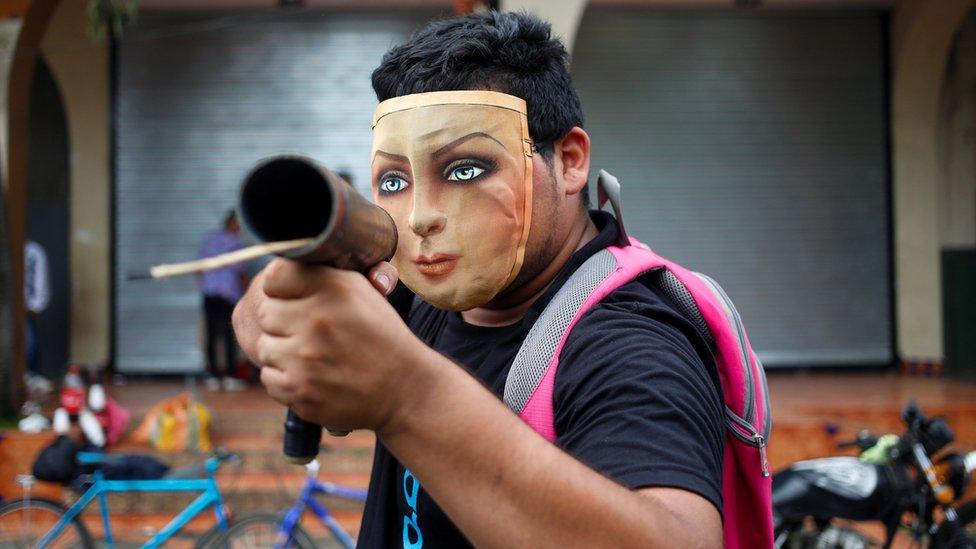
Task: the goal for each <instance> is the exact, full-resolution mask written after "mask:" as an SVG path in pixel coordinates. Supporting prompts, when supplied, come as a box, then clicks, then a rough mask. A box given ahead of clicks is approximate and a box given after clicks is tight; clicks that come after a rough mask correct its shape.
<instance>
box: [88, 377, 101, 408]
mask: <svg viewBox="0 0 976 549" xmlns="http://www.w3.org/2000/svg"><path fill="white" fill-rule="evenodd" d="M88 407H89V408H91V410H92V411H93V412H101V411H102V410H104V409H105V388H104V387H102V385H101V384H100V383H96V384H94V385H92V386H91V387H89V388H88Z"/></svg>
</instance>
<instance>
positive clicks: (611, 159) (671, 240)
mask: <svg viewBox="0 0 976 549" xmlns="http://www.w3.org/2000/svg"><path fill="white" fill-rule="evenodd" d="M884 24H885V23H884V20H883V19H882V17H880V16H878V15H875V14H862V13H843V14H837V13H834V14H807V15H803V16H801V15H798V14H787V13H783V14H774V15H771V16H758V15H757V14H748V15H738V14H720V13H714V14H705V15H703V14H701V13H698V14H691V13H687V14H686V13H675V12H670V13H668V12H664V13H662V12H657V13H652V12H647V11H643V12H642V11H610V10H604V11H599V10H590V11H588V12H587V13H586V15H585V16H584V18H583V22H582V25H581V27H580V30H579V34H578V38H577V42H576V46H575V48H574V59H573V74H574V78H575V80H576V82H577V85H578V86H579V88H580V91H581V94H582V97H583V106H584V109H585V111H586V115H587V126H586V128H587V130H588V131H589V133H590V135H591V137H592V138H593V168H594V171H595V170H597V169H600V168H603V169H606V170H608V171H610V172H611V173H613V174H615V175H616V176H618V177H619V178H620V181H621V184H622V185H623V201H624V212H625V217H626V218H627V227H628V229H629V230H630V231H631V232H632V233H633V234H634V235H635V236H637V237H639V238H641V239H642V240H644V241H645V242H648V243H649V244H650V245H651V246H652V247H654V248H655V249H656V250H657V251H658V252H659V253H662V254H663V255H665V256H667V257H670V258H672V259H674V260H676V261H678V262H680V263H683V264H685V265H686V266H688V267H691V268H694V269H696V270H700V271H702V272H705V273H708V274H710V275H712V276H713V277H714V278H716V279H717V280H718V281H719V282H720V283H721V284H722V285H723V286H724V287H725V289H726V290H727V291H728V293H729V294H730V296H731V297H732V299H733V300H734V301H735V303H736V305H737V307H738V309H739V311H740V312H741V314H742V316H743V319H744V320H745V323H746V326H747V328H748V329H749V336H750V339H751V340H752V343H753V345H754V346H755V348H756V349H757V351H758V352H759V354H760V356H761V358H763V359H764V361H765V362H766V364H768V365H798V364H802V365H817V364H851V365H853V364H864V363H875V362H883V361H888V360H890V358H891V352H892V342H891V335H890V334H891V322H892V313H891V310H890V305H889V296H890V291H891V289H890V284H891V282H890V281H891V277H890V273H889V266H888V259H889V253H890V252H889V235H888V220H887V219H888V213H887V212H888V206H887V201H888V190H887V177H888V175H887V167H886V139H885V109H886V104H885V96H884V85H885V84H884V56H885V55H886V52H885V47H884V42H883V27H884Z"/></svg>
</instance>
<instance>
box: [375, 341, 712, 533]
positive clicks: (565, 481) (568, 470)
mask: <svg viewBox="0 0 976 549" xmlns="http://www.w3.org/2000/svg"><path fill="white" fill-rule="evenodd" d="M427 361H428V363H427V364H422V365H411V366H416V367H417V368H419V369H425V370H426V371H427V373H426V374H425V375H418V376H414V377H413V379H414V380H425V381H424V382H423V383H422V385H421V386H418V387H413V388H410V390H411V392H412V394H413V395H414V396H415V398H416V400H415V401H414V404H413V405H412V407H411V411H410V413H409V415H407V416H400V417H397V418H395V420H394V421H393V422H392V423H391V424H390V425H389V426H388V428H387V429H384V430H381V432H380V433H379V436H380V439H381V441H382V442H383V444H384V445H385V446H386V447H387V448H388V449H389V450H390V451H391V452H392V453H393V454H394V455H395V456H396V457H397V459H399V461H400V462H401V463H402V464H403V465H404V466H405V467H407V468H408V469H410V471H411V472H412V473H413V474H414V476H416V478H417V479H418V480H419V481H420V483H421V485H422V486H423V488H424V489H425V490H426V491H427V493H429V494H430V495H431V496H432V497H433V498H434V500H436V501H437V503H438V504H439V505H440V506H441V508H442V509H443V510H444V512H445V513H447V515H448V516H449V517H450V518H451V520H452V521H453V522H454V523H455V524H456V525H457V526H458V527H459V528H460V529H461V531H462V532H464V534H465V535H466V536H467V537H468V538H469V539H470V540H471V541H472V542H473V543H474V544H475V545H477V546H498V547H513V546H518V547H521V546H528V547H541V546H613V547H622V546H640V547H651V546H669V547H674V546H681V545H684V546H699V545H701V544H702V542H703V540H705V541H707V540H710V539H714V538H710V537H708V536H704V537H703V536H702V535H701V531H700V529H696V528H695V527H694V525H692V526H691V527H689V525H687V524H683V523H682V521H681V520H675V518H676V517H675V516H674V514H673V513H670V512H669V510H668V509H664V508H660V507H659V506H660V504H661V502H660V501H655V500H654V499H653V498H645V497H641V496H640V495H638V494H637V493H635V492H632V491H630V490H628V489H626V488H624V487H623V486H620V485H619V484H616V483H615V482H613V481H611V480H609V479H607V478H605V477H603V476H602V475H600V474H598V473H596V472H594V471H593V470H591V469H589V468H588V467H586V466H585V465H583V464H582V463H580V462H578V461H577V460H575V459H574V458H572V457H571V456H569V455H568V454H566V453H564V452H563V451H561V450H559V449H558V448H557V447H556V446H554V445H552V444H550V443H548V442H547V441H545V440H544V439H543V438H541V437H540V436H538V435H537V434H535V433H534V432H533V431H532V430H531V429H530V428H529V427H528V426H527V425H526V424H525V423H523V422H522V421H521V420H520V419H519V418H518V417H516V416H515V415H514V414H512V413H511V412H510V411H509V410H508V409H507V408H506V407H505V405H504V404H503V403H502V402H500V401H499V400H498V399H497V398H495V397H494V395H492V394H491V393H490V392H488V390H486V389H485V388H484V387H482V386H481V385H480V384H479V383H478V382H477V381H476V380H475V379H474V378H472V377H471V376H470V375H468V374H467V373H466V372H464V371H462V369H461V368H460V367H458V366H456V365H454V364H453V363H451V362H450V361H449V360H448V359H447V358H445V357H443V356H441V355H438V354H437V353H435V352H433V351H429V353H427ZM420 528H421V530H423V524H421V525H420Z"/></svg>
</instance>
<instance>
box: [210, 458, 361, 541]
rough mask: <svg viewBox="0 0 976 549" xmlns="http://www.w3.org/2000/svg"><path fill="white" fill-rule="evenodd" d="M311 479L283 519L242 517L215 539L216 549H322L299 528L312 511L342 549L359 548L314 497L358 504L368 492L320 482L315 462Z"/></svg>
mask: <svg viewBox="0 0 976 549" xmlns="http://www.w3.org/2000/svg"><path fill="white" fill-rule="evenodd" d="M305 469H306V470H307V472H308V477H307V479H306V480H305V485H304V486H303V487H302V492H301V494H300V495H299V496H298V499H297V500H296V501H295V504H294V505H293V506H292V507H291V508H290V509H288V511H287V512H286V513H285V515H284V518H281V517H280V516H278V515H273V514H260V515H250V516H245V517H241V518H239V519H237V520H235V521H234V524H233V525H232V526H231V527H230V528H229V529H228V530H227V531H226V532H221V533H218V534H217V535H216V537H215V538H214V542H215V545H216V546H217V547H226V548H234V549H236V548H250V547H254V548H257V547H262V548H267V547H273V548H274V549H291V548H300V549H314V548H316V547H321V546H322V545H321V544H318V543H316V542H315V541H313V540H312V537H311V536H310V535H309V534H308V532H306V531H305V529H304V528H302V527H301V525H300V524H299V523H300V522H301V520H302V515H304V514H305V510H306V509H308V510H311V511H312V512H313V513H314V514H315V516H316V517H318V519H319V522H321V523H322V525H324V526H325V527H326V528H328V530H329V531H330V532H331V533H332V536H333V537H334V538H335V541H336V542H338V544H339V546H340V547H344V548H346V549H352V548H353V547H355V546H356V540H355V539H353V538H352V536H350V535H349V533H348V532H346V531H345V530H343V528H342V526H340V525H339V521H337V520H336V518H335V517H334V516H332V513H331V512H329V509H328V508H327V507H326V506H325V505H324V504H322V503H320V502H319V501H318V500H317V499H316V498H315V496H316V495H318V494H322V495H326V496H333V497H338V498H342V499H347V500H351V501H356V502H364V501H366V490H364V489H362V488H348V487H345V486H339V485H337V484H333V483H331V482H321V481H319V480H318V474H319V463H318V461H316V460H312V462H311V463H309V464H308V465H306V466H305Z"/></svg>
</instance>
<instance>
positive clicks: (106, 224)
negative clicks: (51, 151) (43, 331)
mask: <svg viewBox="0 0 976 549" xmlns="http://www.w3.org/2000/svg"><path fill="white" fill-rule="evenodd" d="M87 3H88V2H87V1H86V0H63V1H62V2H61V3H60V5H59V6H58V9H57V11H55V12H54V15H53V17H52V18H51V21H50V23H49V24H48V28H47V32H45V34H44V39H43V42H42V44H41V52H42V53H43V55H44V58H45V59H46V60H47V62H48V65H49V66H50V68H51V72H52V73H53V74H54V78H55V80H56V81H57V83H58V88H59V89H60V90H61V97H62V99H63V101H64V110H65V116H66V117H67V121H68V141H69V146H70V155H71V156H70V162H69V173H68V181H69V186H70V193H69V197H70V198H69V200H70V212H71V229H70V234H69V239H70V244H69V247H70V254H71V281H72V284H71V323H70V332H69V333H70V334H71V344H70V348H69V357H70V360H71V361H72V362H79V363H86V364H104V363H106V362H107V361H108V360H109V342H110V340H111V324H110V316H109V307H110V304H111V276H110V273H111V271H110V269H111V268H112V266H111V235H110V234H109V232H110V227H111V211H110V204H111V197H110V196H109V195H110V193H109V190H110V173H111V171H110V161H111V153H110V147H111V143H110V133H109V131H110V123H111V112H110V105H111V90H110V78H111V76H110V75H111V73H110V67H109V48H108V41H107V40H101V41H95V40H93V39H92V38H90V37H89V36H88V35H87V31H86V29H87V28H88V26H89V22H88V15H87V14H86V13H85V8H86V5H87Z"/></svg>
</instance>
